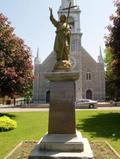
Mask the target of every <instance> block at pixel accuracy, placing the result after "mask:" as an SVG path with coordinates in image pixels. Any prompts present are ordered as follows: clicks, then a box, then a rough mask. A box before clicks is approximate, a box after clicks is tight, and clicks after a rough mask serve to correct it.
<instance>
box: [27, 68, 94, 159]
mask: <svg viewBox="0 0 120 159" xmlns="http://www.w3.org/2000/svg"><path fill="white" fill-rule="evenodd" d="M45 77H46V78H47V79H48V80H49V81H50V110H49V125H48V134H46V135H45V136H44V137H43V138H42V139H41V140H40V141H39V142H38V144H37V146H36V147H35V148H34V150H33V151H32V152H31V154H30V156H29V159H52V158H53V159H92V158H93V153H92V151H91V148H90V145H89V142H88V140H87V139H85V138H83V137H82V135H81V134H80V133H78V132H76V130H75V104H74V103H75V96H76V95H75V92H76V91H75V80H77V79H78V78H79V73H78V72H70V71H69V72H51V73H46V74H45Z"/></svg>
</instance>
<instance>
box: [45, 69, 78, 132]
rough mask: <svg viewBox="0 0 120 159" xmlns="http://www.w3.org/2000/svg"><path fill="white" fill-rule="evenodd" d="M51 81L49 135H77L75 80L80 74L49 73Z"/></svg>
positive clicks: (48, 76)
mask: <svg viewBox="0 0 120 159" xmlns="http://www.w3.org/2000/svg"><path fill="white" fill-rule="evenodd" d="M45 76H46V78H47V79H48V80H49V81H50V111H49V126H48V134H75V104H74V103H75V80H77V79H78V78H79V73H78V72H52V73H47V74H46V75H45Z"/></svg>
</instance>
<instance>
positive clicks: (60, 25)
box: [49, 8, 71, 67]
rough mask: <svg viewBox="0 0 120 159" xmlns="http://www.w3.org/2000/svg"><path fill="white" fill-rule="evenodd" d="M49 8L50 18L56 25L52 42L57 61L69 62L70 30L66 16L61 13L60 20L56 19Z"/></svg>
mask: <svg viewBox="0 0 120 159" xmlns="http://www.w3.org/2000/svg"><path fill="white" fill-rule="evenodd" d="M49 10H50V20H51V22H52V24H53V25H54V26H55V27H56V37H55V43H54V51H55V52H56V60H57V62H58V63H60V62H69V53H70V36H71V31H70V26H69V24H68V22H67V17H66V16H65V15H61V16H60V21H57V20H56V19H55V18H54V17H53V14H52V8H49ZM69 64H70V62H69ZM69 67H70V66H69Z"/></svg>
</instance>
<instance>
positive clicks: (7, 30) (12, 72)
mask: <svg viewBox="0 0 120 159" xmlns="http://www.w3.org/2000/svg"><path fill="white" fill-rule="evenodd" d="M10 25H11V23H10V22H8V19H7V18H6V17H5V16H4V15H3V14H2V13H1V14H0V96H1V97H5V96H10V97H13V96H14V95H20V96H24V94H25V91H26V89H27V88H29V87H30V86H31V85H32V81H33V72H32V69H33V67H32V58H31V51H30V48H29V47H28V46H27V45H25V44H24V41H23V40H22V39H20V38H19V37H17V36H16V35H15V33H14V28H13V27H11V26H10Z"/></svg>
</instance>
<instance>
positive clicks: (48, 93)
mask: <svg viewBox="0 0 120 159" xmlns="http://www.w3.org/2000/svg"><path fill="white" fill-rule="evenodd" d="M49 102H50V90H48V91H47V92H46V103H49Z"/></svg>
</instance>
